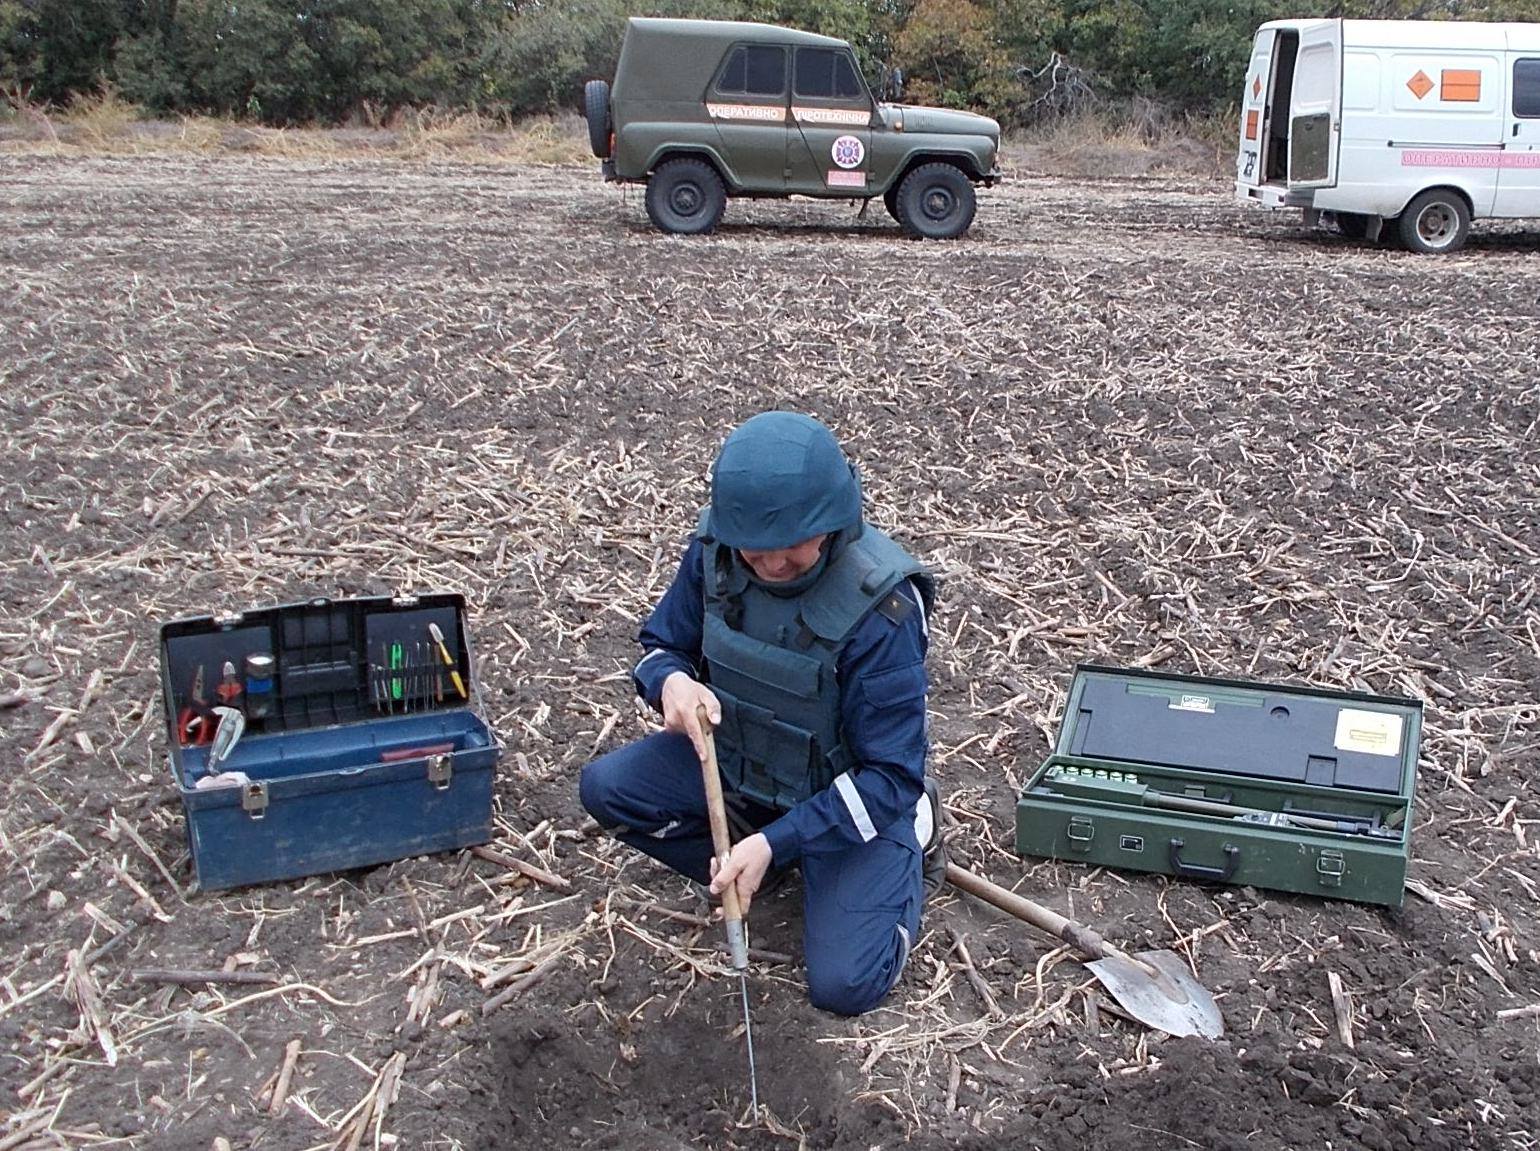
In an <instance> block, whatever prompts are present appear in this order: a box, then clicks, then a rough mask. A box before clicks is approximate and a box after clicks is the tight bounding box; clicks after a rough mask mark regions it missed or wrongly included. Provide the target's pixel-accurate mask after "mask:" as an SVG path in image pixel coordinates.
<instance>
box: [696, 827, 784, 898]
mask: <svg viewBox="0 0 1540 1151" xmlns="http://www.w3.org/2000/svg"><path fill="white" fill-rule="evenodd" d="M770 857H771V851H770V841H769V840H768V839H766V838H765V837H764V833H763V832H756V833H755V834H754V835H751V836H749V837H748V838H747V839H745V840H741V841H740V842H738V843H735V844H733V849H732V851H731V852H730V853H729V854H728V856H727V862H726V863H720V861H718V860H717V859H716V858H715V857H713V858H712V860H711V894H713V895H721V894H722V892H724V891H726V890H727V885H728V884H729V883H732V884H736V886H737V888H738V907H739V910H740V911H742V913H743V914H744V915H745V916H747V915H748V913H749V904H750V903H751V902H753V899H754V893H755V892H756V891H758V890H759V885H760V884H761V883H763V882H764V881H765V872H766V871H768V870H770Z"/></svg>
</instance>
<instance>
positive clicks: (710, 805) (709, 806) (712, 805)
mask: <svg viewBox="0 0 1540 1151" xmlns="http://www.w3.org/2000/svg"><path fill="white" fill-rule="evenodd" d="M695 717H696V719H698V720H699V721H700V731H701V738H702V739H703V741H704V742H705V745H706V758H705V759H704V760H702V761H701V775H702V778H703V779H704V781H705V784H706V814H707V815H708V816H709V817H710V819H711V846H712V848H713V849H714V850H715V851H716V856H717V866H718V867H722V866H724V865H725V864H726V863H727V857H728V855H729V854H731V852H732V850H733V843H732V840H731V839H730V838H728V835H727V805H726V804H725V803H724V802H723V800H722V775H721V773H720V772H719V771H718V770H717V744H716V739H715V738H714V737H713V736H712V734H711V717H710V716H709V715H708V714H707V713H706V706H705V705H704V704H702V705H701V706H699V707H697V708H696V709H695ZM722 910H723V912H724V913H725V916H724V917H725V918H726V920H727V922H728V931H729V934H731V932H732V930H733V929H732V924H734V923H742V922H743V910H742V908H741V907H740V906H739V903H738V886H737V884H729V885H728V886H727V887H725V888H724V889H723V890H722Z"/></svg>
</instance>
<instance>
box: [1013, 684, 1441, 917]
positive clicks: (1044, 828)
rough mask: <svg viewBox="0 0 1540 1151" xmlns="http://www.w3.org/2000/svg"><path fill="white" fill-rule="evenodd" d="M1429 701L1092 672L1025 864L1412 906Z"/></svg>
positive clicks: (1046, 766) (1041, 797) (1048, 779)
mask: <svg viewBox="0 0 1540 1151" xmlns="http://www.w3.org/2000/svg"><path fill="white" fill-rule="evenodd" d="M1421 733H1422V705H1421V703H1419V702H1418V701H1416V700H1411V699H1399V698H1392V697H1382V696H1372V695H1361V694H1357V693H1349V692H1335V691H1327V690H1323V689H1319V688H1308V687H1292V686H1281V685H1275V684H1263V683H1253V682H1246V681H1240V680H1225V679H1210V678H1205V677H1198V676H1182V675H1169V674H1165V673H1161V672H1149V671H1128V670H1120V669H1117V668H1108V667H1098V666H1095V665H1089V664H1087V665H1082V666H1080V667H1078V668H1076V670H1075V677H1074V681H1073V683H1072V684H1071V685H1070V693H1069V699H1068V701H1067V702H1066V704H1065V711H1064V719H1063V722H1062V724H1061V726H1060V729H1059V737H1058V742H1057V744H1056V745H1055V748H1054V751H1053V754H1052V755H1050V756H1049V757H1048V759H1047V760H1046V761H1045V762H1044V763H1043V764H1042V765H1041V766H1040V767H1039V768H1038V769H1037V770H1036V771H1035V772H1033V774H1032V777H1031V779H1030V780H1029V781H1028V783H1027V786H1026V788H1025V790H1024V791H1023V792H1022V795H1021V798H1020V799H1019V801H1018V802H1017V805H1016V850H1017V851H1018V852H1019V853H1021V854H1023V855H1040V856H1048V857H1050V858H1053V859H1065V860H1081V861H1084V862H1086V863H1089V864H1096V865H1102V866H1108V867H1124V868H1132V869H1134V870H1138V871H1153V872H1159V873H1161V874H1164V875H1171V876H1176V877H1179V878H1184V879H1194V880H1201V881H1209V882H1216V883H1224V884H1237V885H1238V884H1249V885H1252V886H1255V887H1265V888H1272V889H1275V890H1279V891H1293V892H1299V893H1302V894H1307V895H1319V896H1323V897H1326V898H1332V899H1350V900H1355V901H1358V902H1362V903H1377V904H1383V905H1385V906H1389V907H1399V906H1400V905H1401V900H1402V896H1403V893H1404V888H1405V883H1406V869H1407V863H1408V860H1409V858H1410V824H1411V814H1412V797H1413V789H1414V786H1415V782H1416V775H1417V748H1418V743H1419V740H1420V738H1421Z"/></svg>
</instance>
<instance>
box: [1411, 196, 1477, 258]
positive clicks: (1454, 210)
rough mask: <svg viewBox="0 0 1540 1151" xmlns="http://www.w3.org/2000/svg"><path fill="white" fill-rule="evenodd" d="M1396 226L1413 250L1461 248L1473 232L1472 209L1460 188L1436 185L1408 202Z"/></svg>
mask: <svg viewBox="0 0 1540 1151" xmlns="http://www.w3.org/2000/svg"><path fill="white" fill-rule="evenodd" d="M1396 230H1397V231H1398V232H1399V233H1400V235H1401V242H1402V243H1403V244H1405V245H1406V246H1407V247H1408V248H1409V249H1411V250H1412V251H1413V252H1433V253H1442V252H1458V251H1459V250H1460V249H1461V248H1463V247H1464V246H1465V241H1466V239H1467V238H1468V237H1469V236H1470V209H1469V208H1467V207H1466V206H1465V200H1464V198H1463V197H1462V196H1461V195H1460V194H1459V193H1458V192H1450V191H1447V190H1445V189H1443V188H1434V189H1432V190H1431V191H1428V192H1424V193H1423V194H1422V195H1420V196H1418V197H1417V198H1416V199H1414V200H1413V201H1412V202H1411V203H1410V204H1408V205H1407V206H1406V211H1404V212H1402V213H1401V219H1400V222H1399V223H1398V225H1397V228H1396Z"/></svg>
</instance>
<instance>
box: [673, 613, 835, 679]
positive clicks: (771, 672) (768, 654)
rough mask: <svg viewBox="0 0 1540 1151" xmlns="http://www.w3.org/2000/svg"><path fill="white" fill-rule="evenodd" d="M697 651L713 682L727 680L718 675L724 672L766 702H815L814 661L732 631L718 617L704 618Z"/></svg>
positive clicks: (816, 667) (817, 668) (816, 665)
mask: <svg viewBox="0 0 1540 1151" xmlns="http://www.w3.org/2000/svg"><path fill="white" fill-rule="evenodd" d="M701 650H702V654H704V655H705V657H706V663H707V664H708V665H709V666H710V667H711V669H712V679H713V681H716V680H718V679H723V678H727V677H724V676H723V675H722V674H721V673H722V671H723V670H725V671H727V672H729V673H731V675H732V676H733V677H742V678H743V679H745V680H751V681H753V683H754V685H755V687H756V688H757V689H759V690H760V691H768V692H769V693H770V698H775V697H776V696H787V695H790V696H795V697H796V698H797V699H804V700H816V699H817V698H818V676H819V671H820V669H821V668H822V664H820V663H819V661H818V660H816V659H813V658H812V657H810V656H806V655H801V654H799V653H797V652H794V651H787V650H786V649H785V648H779V647H776V646H775V645H774V644H770V643H766V642H765V641H764V640H761V639H755V638H754V637H753V636H750V635H745V634H743V632H741V631H734V630H733V629H732V628H730V627H728V626H727V623H726V621H724V620H723V619H722V618H721V617H720V616H715V615H711V614H709V613H708V614H707V616H706V628H705V633H704V635H703V636H702V643H701Z"/></svg>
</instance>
